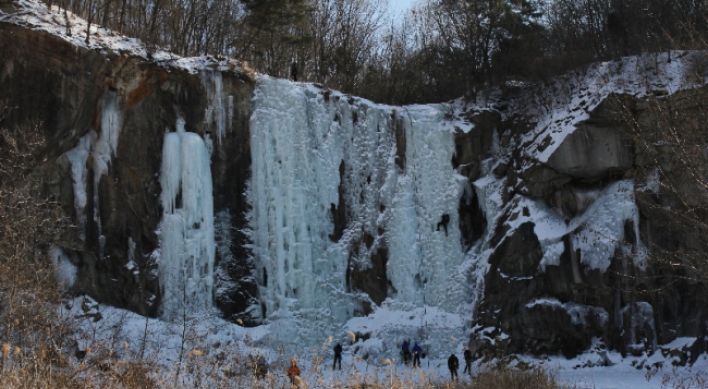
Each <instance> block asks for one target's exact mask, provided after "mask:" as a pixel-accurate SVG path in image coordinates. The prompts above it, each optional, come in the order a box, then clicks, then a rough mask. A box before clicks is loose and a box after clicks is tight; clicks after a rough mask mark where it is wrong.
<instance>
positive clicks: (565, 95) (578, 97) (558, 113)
mask: <svg viewBox="0 0 708 389" xmlns="http://www.w3.org/2000/svg"><path fill="white" fill-rule="evenodd" d="M705 60H706V57H705V54H703V53H701V52H687V51H673V52H668V53H648V54H642V55H638V56H633V57H625V58H622V59H620V60H616V61H609V62H601V63H595V64H592V65H590V66H588V67H586V68H584V69H582V70H580V71H575V72H571V73H569V74H566V75H564V76H561V77H557V78H555V79H554V80H553V81H551V82H550V83H549V84H548V85H544V86H542V87H538V86H531V87H526V88H523V89H522V90H521V91H520V93H519V94H518V95H516V96H515V97H513V98H512V99H511V101H509V105H508V106H509V109H508V110H506V112H503V116H504V119H513V118H515V117H517V118H532V119H531V120H532V123H533V124H534V125H535V128H534V129H533V130H532V131H530V132H529V133H527V134H525V135H524V136H523V138H522V144H523V145H524V150H525V153H526V155H527V156H529V157H531V158H534V159H537V160H538V161H540V162H544V163H545V162H547V161H548V159H549V158H550V156H551V155H552V154H553V152H554V151H555V150H556V149H557V148H558V147H559V146H560V145H561V143H562V142H563V140H564V139H565V137H566V136H568V135H570V134H572V133H573V132H574V131H575V129H576V128H577V125H578V124H580V123H581V122H583V121H585V120H587V119H589V118H590V112H592V111H593V110H594V109H595V108H597V106H598V105H599V104H600V103H602V101H604V100H605V98H607V97H608V96H609V95H611V94H623V95H629V96H634V97H636V98H644V97H647V96H651V95H654V96H666V95H671V94H673V93H676V92H678V91H681V90H687V89H694V88H697V87H700V86H703V85H705V84H706V83H707V80H706V77H705V75H704V74H693V72H692V69H693V68H694V66H692V64H694V63H697V62H700V61H705Z"/></svg>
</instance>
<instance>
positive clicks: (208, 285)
mask: <svg viewBox="0 0 708 389" xmlns="http://www.w3.org/2000/svg"><path fill="white" fill-rule="evenodd" d="M176 127H177V131H176V132H169V133H167V134H165V141H164V144H163V148H162V168H161V173H160V185H161V187H162V195H161V197H160V203H161V205H162V209H163V212H164V214H163V216H162V222H161V224H160V254H161V255H160V261H159V276H160V285H161V291H162V305H161V314H162V317H163V318H165V319H167V320H176V319H179V318H180V317H182V315H184V314H187V315H192V314H196V313H200V312H208V311H209V310H210V309H211V307H212V306H213V291H212V289H213V284H214V250H215V248H214V205H213V203H214V199H213V196H212V182H211V169H210V166H209V152H208V151H207V147H206V144H205V142H204V140H203V139H202V138H201V137H200V136H199V135H198V134H195V133H191V132H186V131H185V130H184V120H183V119H181V118H179V119H178V121H177V126H176Z"/></svg>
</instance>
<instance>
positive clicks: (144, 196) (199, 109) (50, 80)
mask: <svg viewBox="0 0 708 389" xmlns="http://www.w3.org/2000/svg"><path fill="white" fill-rule="evenodd" d="M0 53H1V55H0V57H1V58H2V60H0V102H2V103H4V104H5V105H7V106H9V107H11V108H13V109H12V111H11V112H10V115H9V116H8V117H7V118H6V119H5V121H4V122H3V125H4V126H7V127H10V126H22V125H28V124H31V125H37V126H39V127H40V128H41V129H42V130H43V131H44V133H45V134H46V139H47V147H46V151H45V154H46V156H47V161H46V163H45V165H44V166H43V168H42V174H43V177H44V182H45V191H46V194H47V195H49V196H51V197H52V198H53V199H55V200H57V201H59V202H60V203H61V204H62V205H63V207H64V210H65V213H66V215H67V216H69V217H70V218H71V220H73V221H74V224H75V225H76V227H77V233H76V234H75V236H74V237H73V240H71V241H68V242H65V244H64V247H62V249H63V250H64V251H65V252H66V254H67V255H68V256H69V257H70V258H71V261H72V263H73V264H74V265H75V266H76V267H77V280H78V283H77V284H75V285H74V286H73V288H72V291H73V292H74V293H86V294H89V295H91V296H93V297H94V298H96V299H97V300H98V301H100V302H103V303H106V304H111V305H115V306H117V307H123V308H127V309H130V310H134V311H136V312H139V313H141V314H145V315H151V316H154V315H156V309H157V307H158V306H159V304H160V296H161V293H160V288H159V283H158V279H157V263H155V259H154V256H153V257H151V254H152V253H154V252H155V250H156V249H158V248H159V236H158V232H159V231H158V230H159V223H160V219H161V216H162V209H161V206H160V201H159V198H160V193H161V188H160V182H159V173H160V164H161V158H162V147H163V145H162V142H163V137H164V134H165V132H166V131H174V128H175V125H176V122H177V117H178V116H179V117H182V118H184V120H185V123H186V124H185V126H186V129H187V130H188V131H191V132H195V133H198V134H200V135H202V136H204V137H205V138H210V139H213V144H212V148H213V149H212V156H211V158H212V174H213V182H214V183H215V185H214V210H215V214H216V215H217V219H218V222H219V223H221V224H220V230H221V231H223V233H222V234H221V235H220V236H217V237H216V239H217V243H218V248H219V249H218V250H217V269H218V270H217V274H218V281H217V290H218V293H217V296H216V303H217V305H218V306H219V308H220V309H221V310H222V312H223V314H224V315H225V316H226V317H232V316H233V315H236V314H238V313H243V312H244V310H245V309H246V307H247V306H248V305H249V304H252V301H250V300H251V299H252V296H251V293H255V290H254V288H253V283H252V281H249V277H250V268H249V265H248V263H247V262H246V261H245V258H247V257H248V255H247V249H246V246H245V238H244V237H243V235H242V234H241V233H240V231H241V230H243V228H244V227H245V220H244V211H245V208H246V204H245V197H244V196H245V194H244V193H245V182H246V180H247V178H248V177H249V174H250V171H249V168H250V148H249V141H248V137H249V132H248V118H249V116H250V109H251V108H250V100H251V95H252V92H253V78H252V75H250V74H249V73H248V72H247V71H245V70H242V69H241V68H240V67H239V66H238V64H235V63H228V62H225V61H217V60H213V59H205V60H204V63H203V64H201V65H200V66H199V67H198V69H199V72H194V71H193V69H190V68H189V67H187V66H184V65H179V64H175V63H160V62H158V61H150V60H146V59H145V58H142V57H140V56H136V55H133V54H132V53H129V52H121V51H119V50H115V51H114V50H112V49H111V48H110V47H106V48H105V49H95V48H94V49H89V48H82V47H78V46H76V45H73V44H71V43H69V42H67V41H66V40H65V39H62V38H61V37H57V36H54V35H52V34H49V33H47V32H41V31H33V30H30V29H27V28H25V27H20V26H17V25H15V24H11V23H1V22H0ZM193 73H198V74H193ZM211 73H215V74H216V73H218V74H217V76H218V79H216V78H215V77H211V78H210V75H211ZM215 79H216V80H215ZM215 82H218V84H219V85H218V87H219V88H222V90H221V91H219V93H220V94H221V95H223V96H225V98H226V97H228V101H219V102H218V104H222V105H227V104H231V108H232V110H231V111H230V112H231V114H229V115H227V116H226V117H225V118H222V119H221V120H222V121H226V122H225V123H221V124H219V123H216V121H217V118H215V115H214V114H213V112H212V111H213V110H214V109H215V103H214V102H213V101H210V98H212V97H213V95H214V93H213V91H212V92H210V91H209V88H214V87H215V86H214V83H215ZM112 111H116V112H117V114H116V112H112ZM111 115H114V116H115V117H114V118H113V119H114V121H115V123H112V122H111V118H110V116H111ZM115 124H117V128H116V129H115V130H116V134H115V135H116V137H118V138H117V139H116V141H115V143H114V147H115V149H114V150H109V152H108V153H106V152H105V150H101V139H102V138H101V137H102V136H103V135H102V134H105V133H106V132H107V130H108V129H107V127H108V126H111V125H115ZM219 125H221V126H225V128H226V130H225V133H224V134H223V136H222V137H221V139H217V135H218V134H217V131H218V130H219V129H218V126H219ZM97 134H101V135H97ZM82 153H83V157H82V156H81V154H82ZM107 154H108V155H107ZM76 158H78V160H79V162H78V163H73V162H72V159H74V160H76ZM101 164H106V166H99V165H101ZM72 169H73V171H72ZM77 177H78V181H82V180H83V181H84V182H83V184H84V191H83V192H84V193H81V192H82V190H75V189H76V188H74V186H75V185H78V184H80V182H79V183H77V182H76V181H77ZM77 193H80V195H79V197H83V198H77ZM235 318H236V317H234V319H235ZM242 319H244V320H247V321H251V319H250V318H249V317H242Z"/></svg>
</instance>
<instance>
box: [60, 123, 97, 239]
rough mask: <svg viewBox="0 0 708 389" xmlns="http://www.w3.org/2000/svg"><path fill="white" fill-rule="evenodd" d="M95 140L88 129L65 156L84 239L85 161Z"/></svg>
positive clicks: (93, 133)
mask: <svg viewBox="0 0 708 389" xmlns="http://www.w3.org/2000/svg"><path fill="white" fill-rule="evenodd" d="M95 140H96V133H95V132H93V131H90V132H89V133H88V134H86V135H85V136H84V137H83V138H81V139H79V143H78V144H77V145H76V147H74V148H73V149H71V150H69V151H67V152H66V154H65V155H66V158H67V159H68V160H69V163H71V179H72V181H73V186H74V209H76V219H77V220H76V222H77V225H78V229H79V236H80V237H81V239H82V240H86V204H87V200H88V199H87V195H86V185H87V181H88V180H87V177H86V161H87V160H88V157H89V154H90V153H91V144H92V143H93V142H94V141H95Z"/></svg>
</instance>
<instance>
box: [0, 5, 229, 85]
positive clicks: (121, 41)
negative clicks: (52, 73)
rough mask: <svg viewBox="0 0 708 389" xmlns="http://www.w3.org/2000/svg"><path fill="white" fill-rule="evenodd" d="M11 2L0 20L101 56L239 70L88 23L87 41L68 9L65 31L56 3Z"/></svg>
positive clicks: (83, 22) (189, 68)
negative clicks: (152, 47)
mask: <svg viewBox="0 0 708 389" xmlns="http://www.w3.org/2000/svg"><path fill="white" fill-rule="evenodd" d="M14 5H15V7H16V11H15V12H14V13H3V12H2V11H0V23H11V24H16V25H18V26H22V27H25V28H27V29H30V30H35V31H45V32H47V33H49V34H51V35H54V36H57V37H59V38H62V39H64V40H65V41H67V42H69V43H71V44H73V45H75V46H78V47H83V48H86V49H90V50H96V51H99V52H101V53H103V54H105V55H108V54H109V53H110V52H115V53H119V54H123V55H129V56H135V57H140V58H144V59H146V60H150V61H154V62H155V63H157V64H159V65H160V66H163V67H166V68H176V69H181V70H186V71H188V72H189V73H192V74H196V73H198V72H199V70H204V69H211V70H219V71H229V70H234V71H238V70H241V69H242V66H241V62H239V61H237V60H234V59H231V58H226V59H223V60H217V59H215V58H213V57H211V56H202V57H189V58H185V57H180V56H178V55H176V54H174V53H171V52H168V51H165V50H162V49H159V48H156V49H155V50H153V51H152V52H151V51H149V50H148V47H147V45H146V44H145V43H143V42H142V41H141V40H139V39H136V38H129V37H126V36H124V35H121V34H119V33H118V32H116V31H113V30H110V29H106V28H103V27H101V26H100V25H97V24H95V23H92V24H91V32H90V34H91V36H90V39H89V43H88V44H87V43H86V30H87V26H88V23H87V22H86V20H84V19H83V18H81V17H78V16H76V15H74V14H73V13H72V12H66V15H67V16H68V19H69V25H70V29H69V30H67V23H66V22H67V20H66V17H65V13H64V10H63V9H60V8H59V7H58V6H54V7H52V9H51V10H49V9H47V5H46V4H44V3H42V2H40V1H38V0H18V1H16V2H15V3H14Z"/></svg>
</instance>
